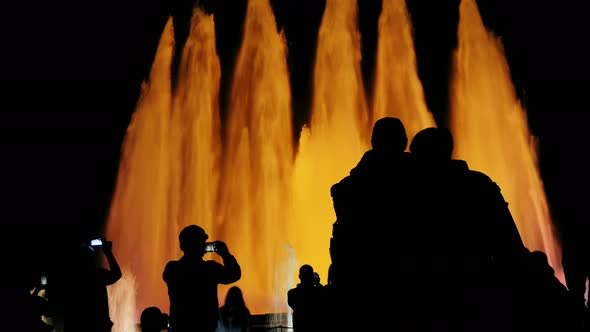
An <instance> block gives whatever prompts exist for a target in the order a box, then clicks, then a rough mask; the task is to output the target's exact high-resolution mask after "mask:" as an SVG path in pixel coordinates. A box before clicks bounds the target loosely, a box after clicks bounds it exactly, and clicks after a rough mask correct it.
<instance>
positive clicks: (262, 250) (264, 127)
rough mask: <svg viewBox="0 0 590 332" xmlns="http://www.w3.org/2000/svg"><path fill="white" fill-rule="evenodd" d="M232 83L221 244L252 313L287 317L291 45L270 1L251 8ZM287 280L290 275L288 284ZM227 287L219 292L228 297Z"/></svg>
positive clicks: (255, 2) (257, 0)
mask: <svg viewBox="0 0 590 332" xmlns="http://www.w3.org/2000/svg"><path fill="white" fill-rule="evenodd" d="M235 68H236V69H235V72H234V76H233V77H234V79H233V83H232V91H231V100H230V113H229V116H228V121H227V122H228V123H227V125H226V128H225V129H226V131H225V145H224V155H223V157H224V166H223V176H222V183H221V189H220V193H221V196H220V212H221V215H220V216H219V218H220V219H219V221H218V222H219V225H220V226H221V229H222V232H221V235H220V236H221V238H222V239H223V240H225V241H227V243H228V246H229V248H230V250H231V251H232V252H233V253H234V254H235V255H236V258H237V259H238V261H239V262H240V265H241V266H242V279H241V280H240V281H238V283H237V285H238V286H240V287H242V288H243V289H245V292H244V297H245V299H246V301H247V304H248V306H249V307H250V310H251V311H252V312H253V313H265V312H269V310H271V309H272V310H273V311H272V312H279V311H282V312H286V311H287V305H286V300H285V298H284V296H285V294H286V289H287V287H289V285H286V284H285V285H283V290H282V291H281V292H283V293H281V294H279V296H277V297H275V298H273V297H272V296H270V295H271V294H273V292H276V289H275V288H274V287H275V285H274V277H275V276H274V274H275V273H277V271H276V270H275V268H276V267H277V266H280V265H281V264H282V263H284V261H285V260H288V259H289V254H288V250H284V248H285V245H286V244H287V243H288V238H287V236H288V234H289V227H290V226H291V225H293V224H294V216H293V207H292V197H291V195H292V189H291V186H292V182H291V179H292V168H293V142H292V140H293V138H292V137H293V136H292V124H291V106H290V105H291V92H290V86H289V76H288V70H287V62H286V49H285V40H284V38H283V36H282V35H280V34H279V33H278V31H277V29H276V24H275V18H274V14H273V12H272V10H271V7H270V3H269V1H268V0H251V1H249V3H248V8H247V14H246V20H245V23H244V35H243V41H242V45H241V49H240V52H239V54H238V59H237V63H236V67H235ZM286 280H287V277H286V275H285V279H284V281H285V282H286ZM226 289H227V287H220V293H224V292H225V291H226Z"/></svg>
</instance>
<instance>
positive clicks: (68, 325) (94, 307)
mask: <svg viewBox="0 0 590 332" xmlns="http://www.w3.org/2000/svg"><path fill="white" fill-rule="evenodd" d="M112 246H113V244H112V242H111V241H107V240H105V239H101V241H100V243H97V244H92V243H90V242H89V241H88V242H86V241H85V242H84V243H83V244H82V245H79V246H78V247H77V248H76V250H75V252H74V259H73V261H72V262H71V263H72V271H71V273H70V275H69V276H68V278H70V281H71V284H72V285H75V287H72V289H71V290H70V291H68V297H67V306H68V309H67V310H66V311H67V315H66V317H65V320H64V328H65V329H66V330H68V331H69V330H72V331H77V330H84V331H89V332H90V331H100V332H103V331H111V329H112V327H113V322H112V321H111V319H110V314H109V301H108V292H107V286H109V285H112V284H114V283H116V282H117V281H118V280H120V279H121V277H122V273H121V268H120V267H119V263H118V262H117V260H116V258H115V255H114V254H113V251H112ZM99 252H102V254H103V255H104V257H106V260H107V263H108V265H109V268H108V269H107V268H105V267H103V266H101V264H100V263H99V262H100V260H99V257H98V256H97V255H98V253H99Z"/></svg>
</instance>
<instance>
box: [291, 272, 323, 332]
mask: <svg viewBox="0 0 590 332" xmlns="http://www.w3.org/2000/svg"><path fill="white" fill-rule="evenodd" d="M287 303H288V304H289V307H291V309H293V330H294V331H295V332H308V331H325V324H326V321H327V317H326V312H325V307H324V303H325V297H324V292H323V290H322V287H321V286H317V285H316V283H315V281H314V271H313V267H312V266H311V265H309V264H304V265H302V266H301V267H300V268H299V283H298V284H297V286H296V287H295V288H291V289H289V291H288V292H287Z"/></svg>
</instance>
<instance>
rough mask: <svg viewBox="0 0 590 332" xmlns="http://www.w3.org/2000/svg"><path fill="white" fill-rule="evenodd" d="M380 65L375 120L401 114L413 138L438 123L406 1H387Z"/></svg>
mask: <svg viewBox="0 0 590 332" xmlns="http://www.w3.org/2000/svg"><path fill="white" fill-rule="evenodd" d="M376 67H377V68H376V70H375V75H376V77H375V93H374V96H375V100H374V105H373V110H372V119H371V122H372V123H374V122H375V121H376V120H378V119H379V118H381V117H384V116H393V117H397V118H400V119H401V120H402V122H403V123H404V125H405V127H406V131H407V134H408V138H409V139H411V138H412V137H414V135H415V134H416V133H417V132H418V131H419V130H421V129H423V128H426V127H434V126H436V125H435V122H434V118H433V116H432V113H430V112H429V111H428V108H427V107H426V102H425V99H424V92H423V90H422V84H421V82H420V79H419V78H418V72H417V66H416V55H415V53H414V42H413V39H412V26H411V21H410V18H409V16H408V11H407V8H406V2H405V1H383V5H382V10H381V15H380V17H379V40H378V44H377V64H376Z"/></svg>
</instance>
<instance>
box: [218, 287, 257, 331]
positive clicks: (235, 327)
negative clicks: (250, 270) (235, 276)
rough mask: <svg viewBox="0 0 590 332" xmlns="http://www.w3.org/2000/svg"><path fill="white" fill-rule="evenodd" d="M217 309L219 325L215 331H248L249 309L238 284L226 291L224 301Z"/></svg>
mask: <svg viewBox="0 0 590 332" xmlns="http://www.w3.org/2000/svg"><path fill="white" fill-rule="evenodd" d="M219 310H220V316H221V327H220V328H219V329H218V331H217V332H250V309H248V307H247V306H246V302H245V301H244V296H243V294H242V290H241V289H240V288H239V287H238V286H232V287H231V288H230V289H229V290H228V291H227V294H226V296H225V303H224V304H223V306H222V307H221V308H220V309H219Z"/></svg>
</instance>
